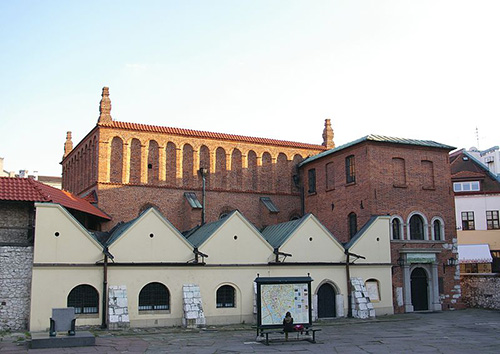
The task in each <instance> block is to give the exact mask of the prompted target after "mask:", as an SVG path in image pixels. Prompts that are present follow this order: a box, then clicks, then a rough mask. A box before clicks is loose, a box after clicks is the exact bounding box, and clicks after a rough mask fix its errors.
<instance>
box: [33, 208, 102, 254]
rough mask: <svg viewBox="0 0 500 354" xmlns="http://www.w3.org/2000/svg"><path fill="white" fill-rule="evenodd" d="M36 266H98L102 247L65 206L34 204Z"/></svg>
mask: <svg viewBox="0 0 500 354" xmlns="http://www.w3.org/2000/svg"><path fill="white" fill-rule="evenodd" d="M35 207H36V224H35V251H34V257H33V262H34V263H95V262H97V261H99V260H101V259H102V258H103V254H102V246H101V244H100V243H99V242H98V241H97V240H96V239H95V238H94V236H93V235H92V234H91V233H90V232H89V231H88V230H87V229H86V228H85V227H83V226H82V225H81V224H80V223H79V222H78V220H76V219H75V218H74V217H73V215H71V214H70V213H69V212H68V211H67V210H66V209H65V208H64V207H62V206H61V205H59V204H53V203H35Z"/></svg>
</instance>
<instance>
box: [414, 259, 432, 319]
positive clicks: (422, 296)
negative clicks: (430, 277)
mask: <svg viewBox="0 0 500 354" xmlns="http://www.w3.org/2000/svg"><path fill="white" fill-rule="evenodd" d="M427 287H428V281H427V273H426V272H425V270H423V268H415V269H414V270H413V272H411V304H412V305H413V310H414V311H424V310H428V309H429V296H428V294H427Z"/></svg>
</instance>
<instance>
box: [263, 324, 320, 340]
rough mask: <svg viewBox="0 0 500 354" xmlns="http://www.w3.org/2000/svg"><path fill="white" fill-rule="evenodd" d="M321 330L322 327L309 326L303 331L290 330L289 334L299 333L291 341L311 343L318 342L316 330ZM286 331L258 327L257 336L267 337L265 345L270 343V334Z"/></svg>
mask: <svg viewBox="0 0 500 354" xmlns="http://www.w3.org/2000/svg"><path fill="white" fill-rule="evenodd" d="M319 331H321V328H313V327H312V326H309V327H304V329H303V330H301V331H293V332H288V334H292V335H293V334H296V335H297V337H296V338H297V339H296V340H292V341H291V342H295V341H302V340H306V341H308V342H310V343H316V332H319ZM285 333H286V332H285V331H284V330H283V329H275V328H270V329H265V328H257V336H260V337H266V339H265V341H264V344H265V345H269V335H271V334H281V335H283V334H285ZM309 333H310V334H309Z"/></svg>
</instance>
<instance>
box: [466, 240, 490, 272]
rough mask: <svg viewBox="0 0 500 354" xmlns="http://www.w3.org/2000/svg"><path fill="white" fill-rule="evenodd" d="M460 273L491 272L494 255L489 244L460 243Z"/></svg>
mask: <svg viewBox="0 0 500 354" xmlns="http://www.w3.org/2000/svg"><path fill="white" fill-rule="evenodd" d="M458 258H459V261H460V274H467V273H468V274H470V273H491V262H492V257H491V254H490V247H489V245H488V244H474V245H458Z"/></svg>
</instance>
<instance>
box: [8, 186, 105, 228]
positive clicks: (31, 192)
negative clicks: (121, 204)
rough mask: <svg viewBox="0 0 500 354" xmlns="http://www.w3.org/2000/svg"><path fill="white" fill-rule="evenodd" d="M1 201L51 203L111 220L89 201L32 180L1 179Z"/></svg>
mask: <svg viewBox="0 0 500 354" xmlns="http://www.w3.org/2000/svg"><path fill="white" fill-rule="evenodd" d="M0 200H9V201H21V202H50V203H56V204H61V205H62V206H64V207H65V208H67V209H73V210H78V211H81V212H83V213H87V214H91V215H94V216H97V217H100V218H102V219H106V220H111V218H110V217H109V216H108V215H107V214H106V213H104V212H103V211H101V210H100V209H98V208H96V207H95V206H93V205H92V204H90V203H89V202H88V201H86V200H84V199H82V198H79V197H77V196H75V195H74V194H72V193H70V192H66V191H63V190H60V189H57V188H54V187H51V186H48V185H46V184H43V183H40V182H38V181H36V180H34V179H32V178H18V177H0Z"/></svg>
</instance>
